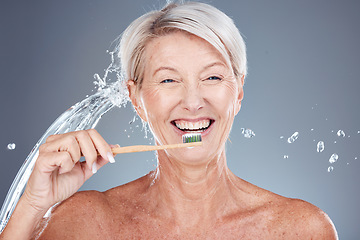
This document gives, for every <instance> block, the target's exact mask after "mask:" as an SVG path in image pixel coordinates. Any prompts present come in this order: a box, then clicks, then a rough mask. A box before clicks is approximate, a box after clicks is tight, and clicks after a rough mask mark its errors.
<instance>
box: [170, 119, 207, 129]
mask: <svg viewBox="0 0 360 240" xmlns="http://www.w3.org/2000/svg"><path fill="white" fill-rule="evenodd" d="M175 125H176V126H177V127H178V128H179V129H181V130H200V129H203V128H207V127H209V126H210V120H208V119H207V120H202V121H198V122H187V121H183V120H180V121H175Z"/></svg>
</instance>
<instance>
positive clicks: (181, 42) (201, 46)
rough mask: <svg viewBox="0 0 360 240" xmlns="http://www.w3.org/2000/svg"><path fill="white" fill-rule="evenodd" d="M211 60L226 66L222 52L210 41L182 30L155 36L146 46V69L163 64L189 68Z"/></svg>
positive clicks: (206, 63)
mask: <svg viewBox="0 0 360 240" xmlns="http://www.w3.org/2000/svg"><path fill="white" fill-rule="evenodd" d="M209 62H220V63H222V64H223V65H224V66H226V61H225V59H224V57H223V56H222V54H221V53H220V52H219V51H218V50H217V49H216V48H215V47H213V46H212V45H211V44H210V43H208V42H207V41H205V40H203V39H202V38H199V37H197V36H195V35H193V34H190V33H186V32H182V31H177V32H174V33H170V34H167V35H164V36H161V37H157V38H154V39H152V40H151V41H150V42H149V43H147V45H146V47H145V71H152V70H155V69H157V68H158V67H162V66H163V65H175V67H179V68H182V67H186V68H187V69H188V67H192V68H193V67H196V66H199V67H201V65H208V64H209ZM194 64H195V65H194Z"/></svg>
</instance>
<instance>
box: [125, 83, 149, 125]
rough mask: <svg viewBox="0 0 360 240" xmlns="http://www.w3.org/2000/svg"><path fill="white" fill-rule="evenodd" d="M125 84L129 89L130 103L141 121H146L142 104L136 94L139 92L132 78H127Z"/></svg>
mask: <svg viewBox="0 0 360 240" xmlns="http://www.w3.org/2000/svg"><path fill="white" fill-rule="evenodd" d="M126 85H127V88H128V91H129V97H130V100H131V103H132V105H133V106H134V108H135V111H136V113H137V114H138V115H139V117H140V118H141V119H142V120H143V121H145V122H147V119H146V114H145V111H144V107H143V106H142V103H141V101H140V98H139V96H138V94H139V93H138V86H137V83H136V82H135V81H134V80H128V81H127V84H126Z"/></svg>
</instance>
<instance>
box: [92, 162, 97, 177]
mask: <svg viewBox="0 0 360 240" xmlns="http://www.w3.org/2000/svg"><path fill="white" fill-rule="evenodd" d="M96 172H97V165H96V162H94V163H93V165H92V173H93V174H95V173H96Z"/></svg>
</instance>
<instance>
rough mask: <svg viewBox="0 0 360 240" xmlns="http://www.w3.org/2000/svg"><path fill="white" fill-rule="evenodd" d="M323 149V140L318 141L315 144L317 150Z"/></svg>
mask: <svg viewBox="0 0 360 240" xmlns="http://www.w3.org/2000/svg"><path fill="white" fill-rule="evenodd" d="M324 149H325V144H324V142H323V141H319V142H318V143H317V146H316V150H317V152H322V151H324Z"/></svg>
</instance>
